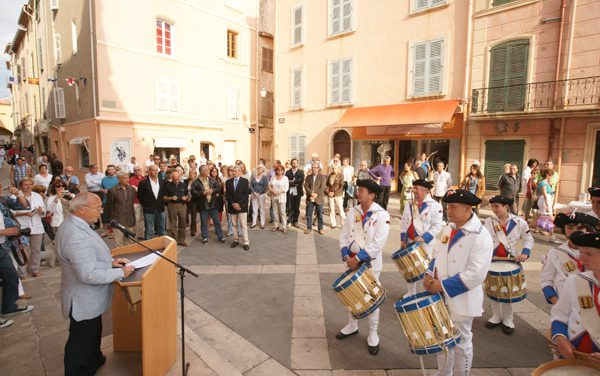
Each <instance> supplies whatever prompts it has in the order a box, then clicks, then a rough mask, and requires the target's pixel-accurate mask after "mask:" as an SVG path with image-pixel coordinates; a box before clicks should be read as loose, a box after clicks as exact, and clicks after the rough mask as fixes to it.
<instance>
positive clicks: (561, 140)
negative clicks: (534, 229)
mask: <svg viewBox="0 0 600 376" xmlns="http://www.w3.org/2000/svg"><path fill="white" fill-rule="evenodd" d="M565 122H566V120H565V118H564V116H563V117H561V118H560V133H559V136H558V160H557V163H556V167H557V169H558V170H557V171H558V172H559V173H560V172H561V171H562V160H563V158H562V156H563V145H564V141H565ZM559 192H560V184H558V185H557V186H556V192H555V194H554V196H555V198H556V200H555V201H558V198H559ZM554 205H556V203H554Z"/></svg>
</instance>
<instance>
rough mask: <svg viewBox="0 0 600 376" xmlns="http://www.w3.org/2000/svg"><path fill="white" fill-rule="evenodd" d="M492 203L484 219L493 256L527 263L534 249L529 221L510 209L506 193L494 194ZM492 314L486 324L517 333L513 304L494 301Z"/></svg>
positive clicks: (507, 332) (509, 332)
mask: <svg viewBox="0 0 600 376" xmlns="http://www.w3.org/2000/svg"><path fill="white" fill-rule="evenodd" d="M490 204H491V206H492V211H493V212H494V215H493V216H491V217H488V218H486V219H485V222H484V226H485V228H486V229H487V230H488V231H489V232H490V235H492V240H493V241H494V254H493V258H492V259H494V258H499V259H502V258H507V257H508V258H514V259H515V261H517V262H524V261H526V260H527V259H528V258H529V255H530V254H531V249H532V248H533V236H531V233H530V232H529V225H528V224H527V222H526V221H525V220H524V219H523V218H521V217H517V216H516V215H514V214H511V212H510V208H511V205H512V204H513V200H512V199H510V198H507V197H504V196H493V197H492V198H490ZM518 240H522V242H523V244H522V248H521V250H520V251H519V250H517V241H518ZM490 302H491V304H492V312H493V315H492V317H490V319H489V320H488V321H487V322H486V323H485V327H486V328H488V329H493V328H495V327H497V326H499V325H502V332H503V333H504V334H507V335H510V334H512V333H513V332H514V329H515V323H514V321H513V309H512V304H511V303H501V302H497V301H495V300H491V299H490Z"/></svg>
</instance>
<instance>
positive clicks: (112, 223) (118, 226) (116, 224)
mask: <svg viewBox="0 0 600 376" xmlns="http://www.w3.org/2000/svg"><path fill="white" fill-rule="evenodd" d="M108 227H110V228H116V229H117V230H119V231H121V232H122V233H123V234H125V236H127V237H134V238H135V233H133V232H131V231H129V229H128V228H127V227H125V226H123V225H122V224H120V223H119V222H117V221H115V220H114V219H113V220H112V221H110V222H109V223H108Z"/></svg>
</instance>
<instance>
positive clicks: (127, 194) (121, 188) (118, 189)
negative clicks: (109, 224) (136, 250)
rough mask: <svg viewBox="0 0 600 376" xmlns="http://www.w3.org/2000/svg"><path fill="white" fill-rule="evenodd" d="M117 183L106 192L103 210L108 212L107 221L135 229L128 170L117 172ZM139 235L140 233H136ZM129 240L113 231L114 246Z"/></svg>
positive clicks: (131, 188) (132, 189)
mask: <svg viewBox="0 0 600 376" xmlns="http://www.w3.org/2000/svg"><path fill="white" fill-rule="evenodd" d="M117 179H118V181H119V183H118V184H117V185H116V186H114V187H112V188H111V189H109V190H108V193H107V194H106V205H105V206H104V210H105V211H106V212H107V213H108V219H109V221H117V222H119V223H120V224H122V225H123V226H125V227H127V229H128V230H129V231H132V232H134V231H136V229H135V209H134V205H133V204H134V200H135V196H136V191H135V189H134V188H133V187H132V186H131V185H129V172H127V171H119V172H117ZM137 235H141V234H137ZM130 242H131V241H130V240H129V239H127V238H126V237H125V234H123V233H122V232H121V231H115V246H116V247H122V246H124V245H126V244H129V243H130Z"/></svg>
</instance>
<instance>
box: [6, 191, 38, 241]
mask: <svg viewBox="0 0 600 376" xmlns="http://www.w3.org/2000/svg"><path fill="white" fill-rule="evenodd" d="M12 197H14V198H16V196H14V195H13V196H12ZM26 199H27V201H29V207H30V209H27V210H24V211H26V212H28V211H31V210H35V211H36V212H35V215H34V216H33V217H30V216H27V215H21V216H18V217H17V221H19V224H21V227H29V228H30V229H31V235H40V234H43V233H44V232H45V231H44V225H43V224H42V216H41V215H40V214H39V213H38V212H37V209H38V208H42V210H43V211H44V212H45V211H46V204H45V203H44V199H43V198H42V196H40V195H39V194H37V193H35V192H31V196H30V197H29V198H27V197H26Z"/></svg>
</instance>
